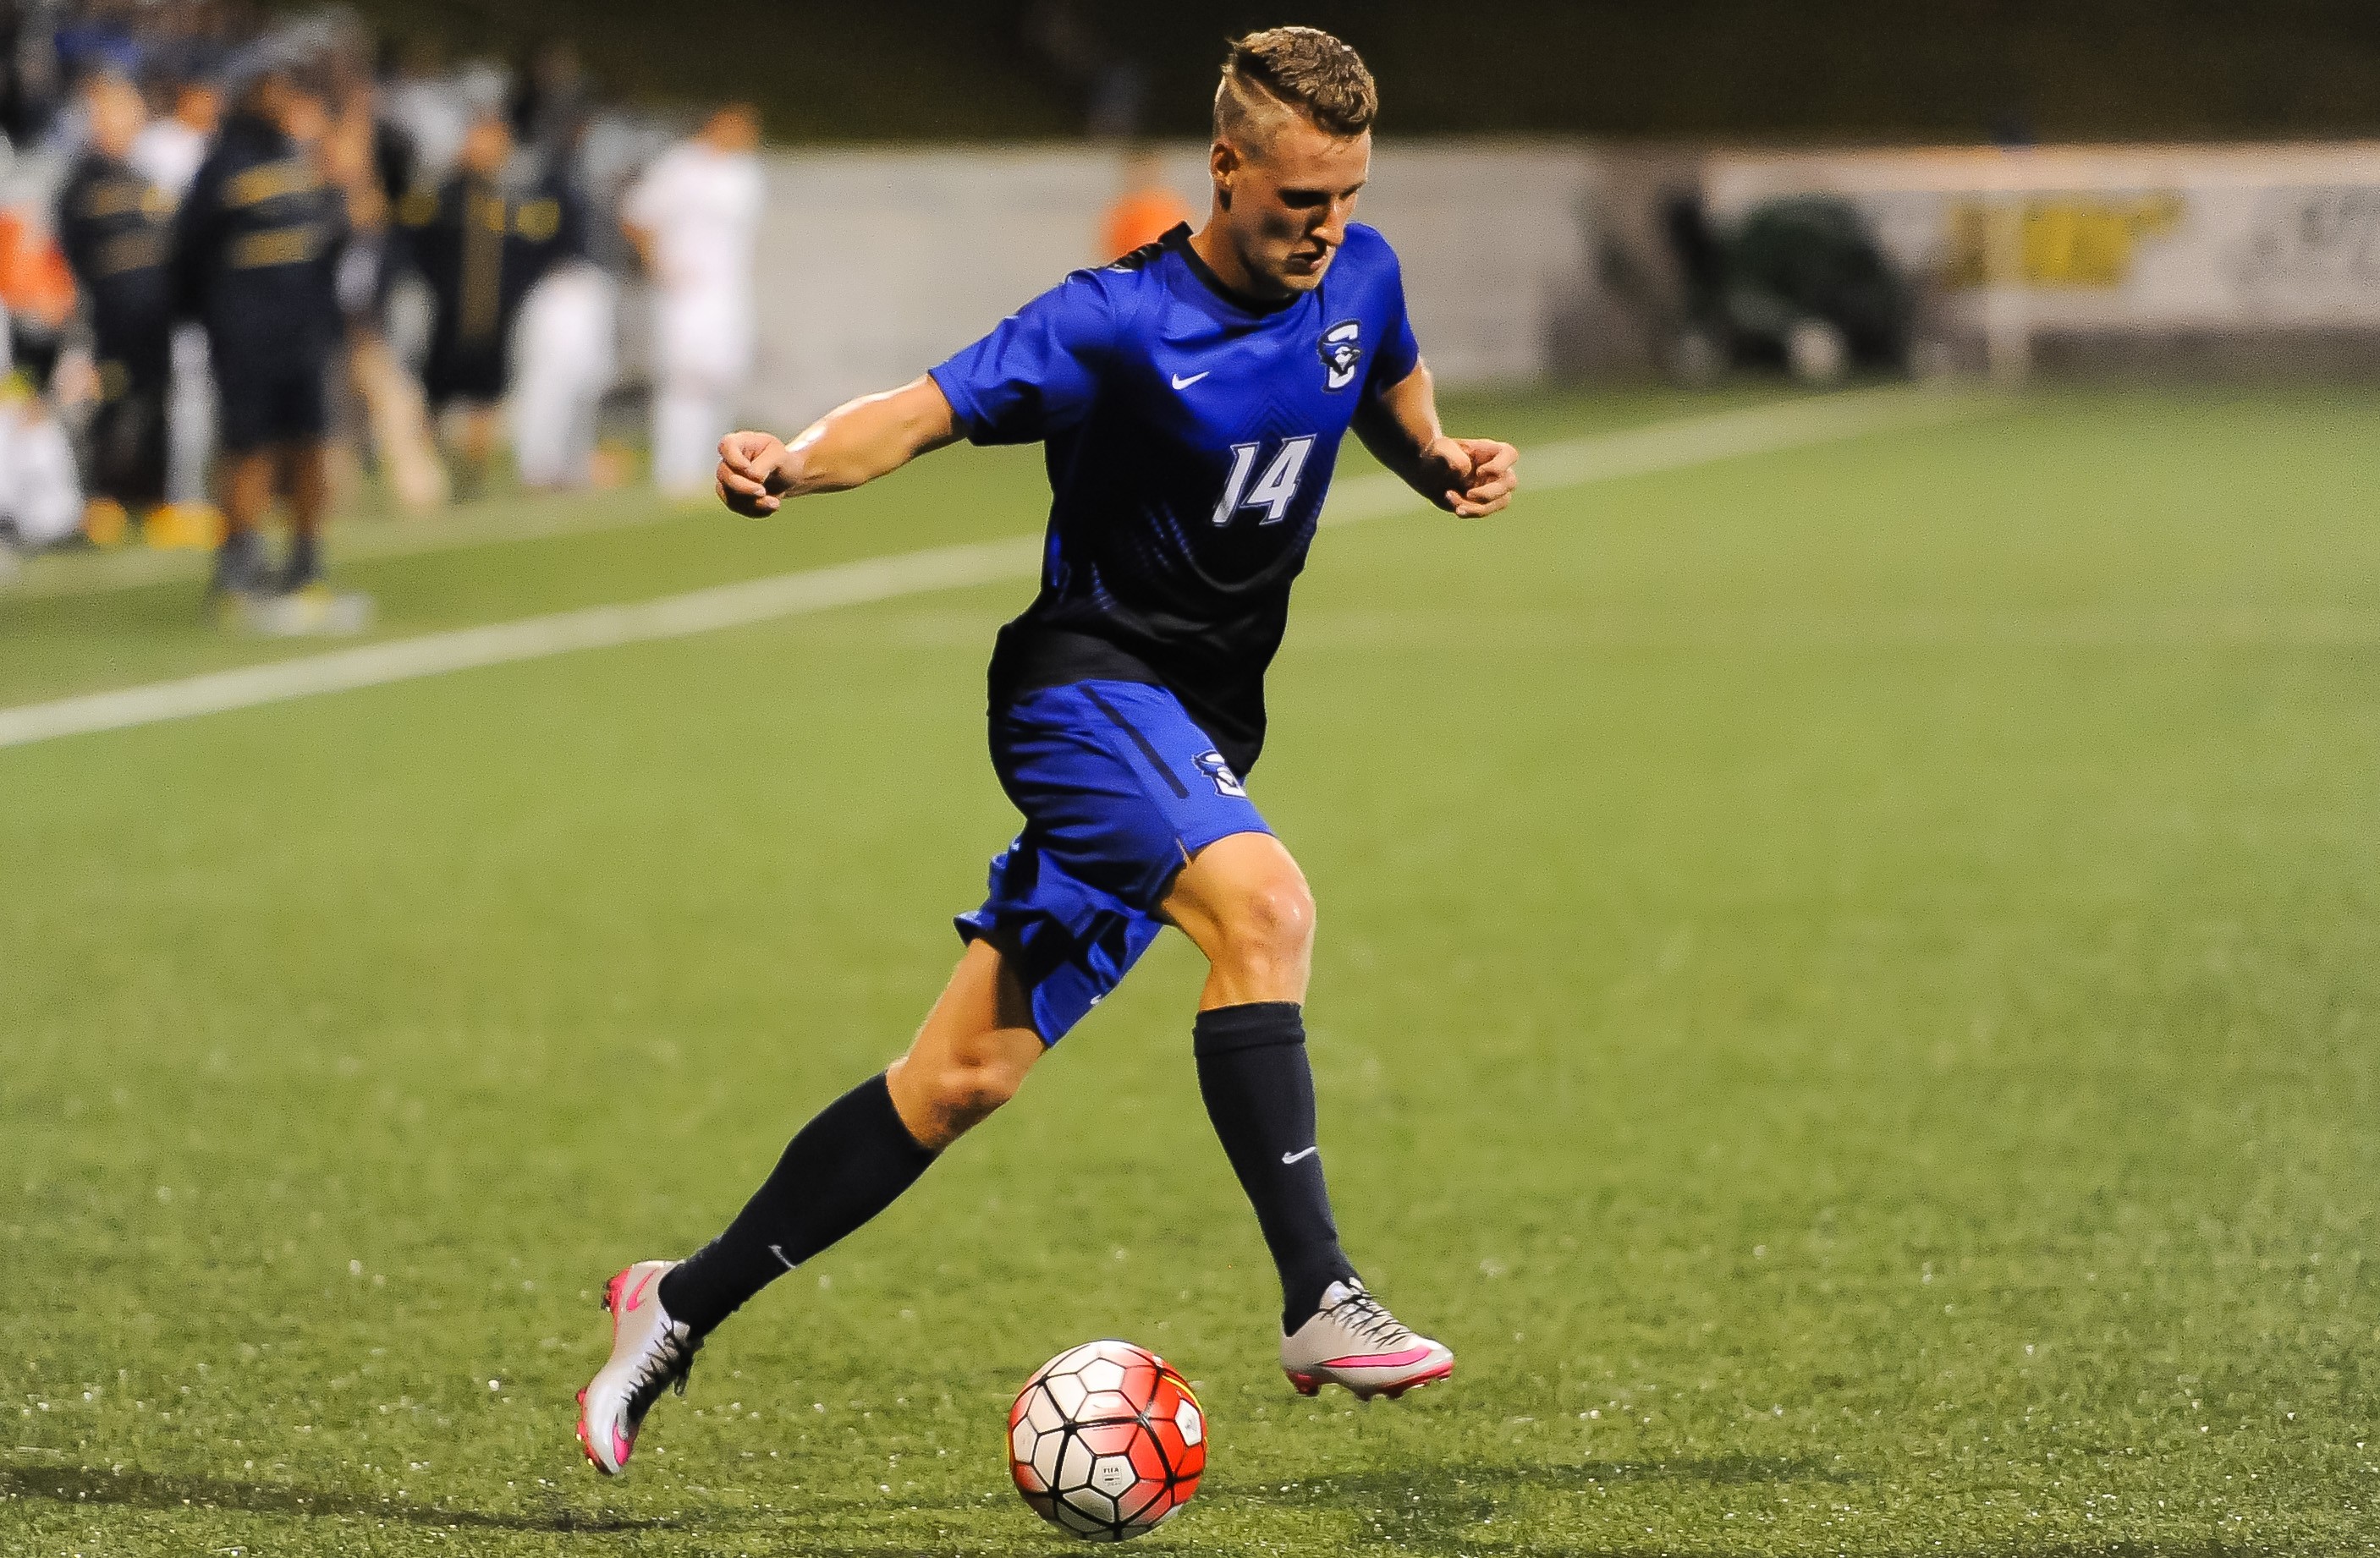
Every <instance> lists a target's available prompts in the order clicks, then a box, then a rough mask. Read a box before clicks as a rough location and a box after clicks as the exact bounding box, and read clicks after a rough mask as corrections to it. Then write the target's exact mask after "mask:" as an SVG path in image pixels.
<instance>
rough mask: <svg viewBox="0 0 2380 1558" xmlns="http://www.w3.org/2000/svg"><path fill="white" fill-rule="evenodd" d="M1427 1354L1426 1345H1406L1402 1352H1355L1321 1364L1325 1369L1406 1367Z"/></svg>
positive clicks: (1417, 1361)
mask: <svg viewBox="0 0 2380 1558" xmlns="http://www.w3.org/2000/svg"><path fill="white" fill-rule="evenodd" d="M1428 1356H1429V1348H1427V1347H1407V1348H1405V1350H1404V1351H1403V1352H1375V1353H1355V1354H1352V1355H1350V1356H1348V1357H1346V1358H1333V1359H1328V1360H1327V1361H1325V1362H1324V1363H1323V1365H1322V1367H1323V1368H1325V1369H1407V1368H1411V1367H1412V1366H1413V1365H1414V1364H1416V1363H1419V1362H1420V1361H1421V1360H1422V1359H1425V1358H1427V1357H1428Z"/></svg>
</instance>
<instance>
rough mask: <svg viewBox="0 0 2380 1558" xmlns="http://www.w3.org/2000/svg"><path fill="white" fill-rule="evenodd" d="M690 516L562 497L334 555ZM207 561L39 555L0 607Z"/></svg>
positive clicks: (403, 553) (361, 542)
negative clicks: (523, 509) (525, 509)
mask: <svg viewBox="0 0 2380 1558" xmlns="http://www.w3.org/2000/svg"><path fill="white" fill-rule="evenodd" d="M690 512H692V511H691V509H690V508H689V506H687V505H684V504H678V503H670V502H665V501H653V502H650V503H636V504H631V503H628V502H625V501H607V502H605V503H602V504H600V505H595V506H583V505H577V504H574V503H572V502H571V501H569V500H568V499H565V498H541V499H540V500H538V501H536V502H535V503H534V504H533V505H532V506H530V507H529V509H528V513H518V512H514V513H495V514H492V513H456V514H442V515H439V516H437V517H434V518H417V517H403V518H388V519H374V520H365V521H360V522H358V523H356V524H353V525H342V526H340V528H339V531H338V535H337V537H336V544H335V550H336V551H337V554H338V556H339V558H340V560H341V561H342V562H358V561H368V560H371V559H376V558H384V557H419V556H421V555H422V554H424V553H428V552H441V551H457V550H462V549H465V548H468V547H483V546H491V545H495V544H499V543H503V542H507V541H536V540H542V539H544V538H546V537H553V536H594V535H600V534H601V533H602V532H604V531H606V530H628V529H636V528H640V527H642V526H645V525H661V524H663V523H665V522H667V521H670V520H674V519H684V518H686V516H687V514H688V513H690ZM211 565H212V553H209V552H206V551H199V550H190V551H139V550H128V551H119V552H107V553H100V554H97V555H92V554H89V553H85V554H79V555H78V554H72V553H68V554H65V555H60V554H58V553H55V552H44V553H42V554H41V555H39V556H37V557H34V558H32V559H30V561H28V562H26V564H25V572H24V574H22V575H21V576H19V577H18V580H17V582H16V583H15V584H13V585H7V584H5V583H0V604H5V603H6V602H7V601H9V600H42V599H47V598H54V597H57V596H69V595H104V594H106V593H108V592H110V591H113V590H121V589H139V588H140V587H141V586H144V585H157V584H167V583H171V582H172V581H174V580H176V579H203V578H205V577H206V575H207V570H208V568H209V567H210V566H211Z"/></svg>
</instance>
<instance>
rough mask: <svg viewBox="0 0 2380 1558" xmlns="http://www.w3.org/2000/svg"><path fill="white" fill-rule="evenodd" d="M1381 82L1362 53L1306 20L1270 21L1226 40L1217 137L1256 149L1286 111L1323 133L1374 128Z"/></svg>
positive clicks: (1217, 95)
mask: <svg viewBox="0 0 2380 1558" xmlns="http://www.w3.org/2000/svg"><path fill="white" fill-rule="evenodd" d="M1379 112H1380V92H1379V89H1378V87H1376V86H1374V85H1373V84H1372V73H1371V71H1370V70H1369V69H1367V68H1366V66H1365V65H1364V57H1363V55H1361V54H1357V53H1356V52H1355V51H1354V49H1352V48H1350V47H1349V46H1348V45H1346V44H1345V43H1342V42H1340V41H1339V40H1338V39H1336V38H1333V37H1332V36H1330V34H1329V33H1328V32H1324V31H1322V30H1319V29H1318V28H1312V27H1274V28H1268V29H1267V30H1264V31H1262V32H1251V33H1249V34H1248V35H1247V36H1246V37H1245V38H1242V39H1240V40H1238V41H1237V42H1233V44H1232V52H1231V54H1230V55H1229V56H1228V57H1227V58H1225V59H1224V61H1223V79H1222V82H1221V84H1220V85H1219V86H1217V87H1216V89H1215V139H1217V140H1222V141H1229V142H1230V143H1231V144H1232V145H1233V146H1236V147H1239V148H1240V149H1242V150H1243V151H1262V150H1263V149H1264V147H1265V145H1266V143H1267V142H1268V141H1269V140H1270V139H1272V133H1273V131H1274V130H1275V129H1276V128H1277V127H1279V126H1280V124H1281V121H1282V120H1283V119H1284V118H1285V117H1286V116H1287V115H1291V114H1301V115H1305V117H1306V118H1307V119H1309V120H1311V121H1313V123H1314V125H1315V127H1317V128H1318V129H1320V130H1321V131H1323V133H1325V134H1326V135H1332V136H1338V137H1342V138H1352V137H1354V136H1359V135H1362V134H1364V133H1365V132H1366V130H1369V129H1370V128H1371V127H1372V121H1373V120H1374V119H1375V118H1377V117H1378V115H1379Z"/></svg>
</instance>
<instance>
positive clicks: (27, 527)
mask: <svg viewBox="0 0 2380 1558" xmlns="http://www.w3.org/2000/svg"><path fill="white" fill-rule="evenodd" d="M74 310H75V284H74V276H73V274H72V272H69V271H68V270H67V262H66V257H65V256H64V255H63V254H61V253H60V252H59V250H58V246H57V242H56V240H55V238H54V237H53V236H51V234H50V233H49V232H48V231H46V229H45V224H44V223H42V222H41V221H40V220H38V219H37V218H36V217H35V215H34V213H32V212H30V211H26V210H21V209H15V208H6V209H0V335H5V338H6V345H5V348H4V349H0V363H5V364H6V376H5V379H0V538H5V539H6V541H7V542H8V544H9V546H10V547H11V548H12V549H15V550H37V549H39V548H42V547H46V546H51V545H54V544H55V543H57V542H59V541H63V540H65V539H67V537H71V536H73V535H74V534H75V532H76V528H77V526H78V525H79V524H80V523H81V520H82V483H81V480H80V478H79V475H78V473H77V471H76V468H75V459H74V448H73V444H72V442H71V441H69V439H68V437H67V429H66V428H65V426H64V424H63V423H62V422H61V421H60V419H59V417H58V415H57V405H56V403H57V401H58V400H59V399H61V398H72V397H62V396H61V393H60V392H61V391H62V390H65V389H70V388H72V386H71V384H70V383H69V384H64V385H62V384H59V383H57V382H55V380H57V379H59V378H65V379H67V380H71V379H72V378H73V377H74V375H73V373H72V371H71V369H72V365H73V361H74V358H73V356H71V355H69V354H67V353H66V352H65V351H64V347H65V344H66V340H67V329H68V327H69V326H70V325H71V323H72V322H73V318H74ZM61 368H65V369H66V370H67V371H66V372H64V373H61V372H60V369H61Z"/></svg>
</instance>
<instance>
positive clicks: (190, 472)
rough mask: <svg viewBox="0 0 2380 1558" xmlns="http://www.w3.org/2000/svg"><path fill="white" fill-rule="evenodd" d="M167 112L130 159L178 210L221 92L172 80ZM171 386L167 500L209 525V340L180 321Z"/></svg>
mask: <svg viewBox="0 0 2380 1558" xmlns="http://www.w3.org/2000/svg"><path fill="white" fill-rule="evenodd" d="M168 93H169V102H170V108H169V111H168V112H166V113H164V114H161V115H158V116H157V117H155V118H153V119H152V120H150V121H149V123H148V124H147V126H145V127H143V128H142V129H141V131H140V135H139V136H138V137H136V138H134V139H133V142H132V153H131V158H130V161H131V163H132V165H133V167H134V168H136V169H138V170H139V171H140V175H141V176H142V177H144V178H146V179H148V180H149V182H150V183H151V184H152V185H154V186H156V187H158V188H159V189H161V190H163V191H164V194H165V197H166V199H168V200H169V201H171V202H172V203H173V204H175V205H176V206H178V205H180V204H181V202H182V197H183V196H184V195H186V194H188V191H189V187H190V180H192V179H194V178H196V177H197V176H198V175H199V164H200V163H203V162H205V161H206V156H207V148H208V146H209V145H210V144H212V141H213V140H214V135H215V129H216V127H218V126H219V125H221V124H222V123H223V89H222V88H221V87H219V86H217V85H216V84H215V83H214V82H213V81H212V80H206V79H187V80H181V81H176V82H174V83H172V84H171V86H170V87H169V89H168ZM168 351H169V365H170V366H169V368H168V375H169V379H170V388H169V390H168V392H167V396H166V408H165V496H166V498H167V500H168V501H170V503H171V504H172V506H173V508H174V509H175V511H176V513H185V514H189V515H191V516H193V518H194V519H195V520H196V522H197V523H198V524H199V525H200V527H202V528H206V527H212V525H213V523H214V520H213V516H212V512H211V510H212V505H211V504H209V503H208V501H207V465H208V463H209V462H210V461H211V460H212V458H213V457H214V426H215V404H214V402H215V391H214V380H212V378H211V377H209V375H208V373H207V335H206V331H205V329H204V328H203V327H201V326H200V325H199V324H197V323H196V322H194V321H188V320H185V321H183V322H181V323H178V324H176V325H175V326H174V327H173V337H172V344H171V345H170V346H169V348H168Z"/></svg>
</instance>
